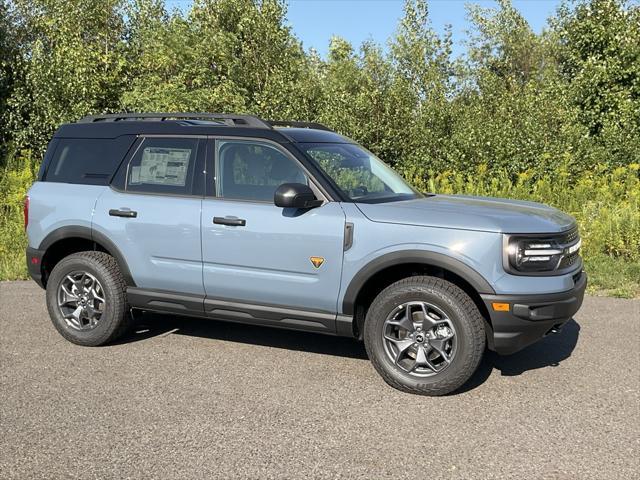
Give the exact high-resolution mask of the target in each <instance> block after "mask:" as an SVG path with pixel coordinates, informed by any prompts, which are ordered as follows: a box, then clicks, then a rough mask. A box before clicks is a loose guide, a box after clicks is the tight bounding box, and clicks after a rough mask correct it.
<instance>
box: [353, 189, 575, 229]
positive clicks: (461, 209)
mask: <svg viewBox="0 0 640 480" xmlns="http://www.w3.org/2000/svg"><path fill="white" fill-rule="evenodd" d="M357 205H358V208H360V210H361V211H362V213H364V215H365V216H366V217H367V218H369V220H372V221H374V222H384V223H397V224H405V225H419V226H425V227H439V228H455V229H460V230H478V231H484V232H498V233H556V232H560V231H564V230H567V229H569V228H571V227H573V226H574V225H575V220H574V219H573V217H571V216H570V215H567V214H566V213H563V212H561V211H559V210H557V209H555V208H551V207H548V206H546V205H543V204H541V203H535V202H525V201H521V200H508V199H505V198H491V197H470V196H465V195H433V196H430V197H425V198H418V199H415V200H405V201H399V202H389V203H358V204H357Z"/></svg>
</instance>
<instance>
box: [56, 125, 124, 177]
mask: <svg viewBox="0 0 640 480" xmlns="http://www.w3.org/2000/svg"><path fill="white" fill-rule="evenodd" d="M134 140H135V137H134V136H133V135H123V136H121V137H117V138H60V139H58V143H57V146H56V149H55V152H54V154H53V157H52V158H51V163H50V164H49V166H48V168H47V170H46V173H45V177H44V180H45V181H47V182H60V183H80V184H87V185H108V184H109V180H110V179H111V177H112V176H113V174H114V173H115V171H116V170H117V168H118V166H119V165H120V163H121V162H122V159H123V158H124V157H125V155H126V153H127V151H128V150H129V148H130V147H131V145H132V144H133V142H134Z"/></svg>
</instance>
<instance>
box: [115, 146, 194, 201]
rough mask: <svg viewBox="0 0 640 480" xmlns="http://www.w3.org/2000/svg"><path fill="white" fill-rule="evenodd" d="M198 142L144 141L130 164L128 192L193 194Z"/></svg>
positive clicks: (127, 183)
mask: <svg viewBox="0 0 640 480" xmlns="http://www.w3.org/2000/svg"><path fill="white" fill-rule="evenodd" d="M197 151H198V140H197V139H190V138H145V139H144V140H143V141H142V143H141V144H140V146H139V147H138V150H137V151H136V153H135V155H134V156H133V158H132V159H131V161H130V162H129V168H128V170H127V182H126V185H127V186H126V189H127V191H132V192H147V193H167V194H178V195H180V194H183V195H188V194H190V193H191V184H192V179H193V170H194V165H195V162H196V155H197Z"/></svg>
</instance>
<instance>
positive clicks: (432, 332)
mask: <svg viewBox="0 0 640 480" xmlns="http://www.w3.org/2000/svg"><path fill="white" fill-rule="evenodd" d="M364 340H365V346H366V349H367V353H368V355H369V358H370V359H371V362H372V363H373V366H374V367H375V369H376V370H377V371H378V373H379V374H380V375H381V376H382V378H383V379H384V380H385V381H386V382H387V383H388V384H389V385H391V386H392V387H394V388H397V389H398V390H402V391H405V392H410V393H417V394H422V395H444V394H447V393H450V392H452V391H453V390H455V389H457V388H459V387H460V386H462V385H463V384H464V383H465V382H466V381H467V380H468V379H469V378H470V377H471V375H473V373H474V372H475V370H476V369H477V367H478V364H479V363H480V360H481V358H482V355H483V353H484V348H485V332H484V322H483V319H482V316H481V315H480V312H479V311H478V308H477V307H476V305H475V304H474V303H473V301H472V300H471V298H469V296H468V295H467V294H466V293H465V292H464V291H462V290H461V289H460V288H459V287H457V286H456V285H454V284H453V283H451V282H448V281H446V280H443V279H441V278H436V277H427V276H416V277H410V278H406V279H404V280H400V281H399V282H396V283H394V284H392V285H390V286H389V287H387V288H386V289H385V290H383V291H382V292H381V293H380V294H379V295H378V296H377V297H376V299H375V300H374V301H373V303H372V304H371V307H370V308H369V311H368V313H367V317H366V320H365V326H364Z"/></svg>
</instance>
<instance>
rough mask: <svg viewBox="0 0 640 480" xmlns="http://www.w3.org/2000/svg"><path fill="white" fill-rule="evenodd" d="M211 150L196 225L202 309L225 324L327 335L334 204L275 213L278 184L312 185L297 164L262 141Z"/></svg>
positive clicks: (337, 219) (336, 264)
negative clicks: (208, 181) (207, 185)
mask: <svg viewBox="0 0 640 480" xmlns="http://www.w3.org/2000/svg"><path fill="white" fill-rule="evenodd" d="M211 144H212V146H214V148H213V149H212V150H214V152H212V153H214V154H215V192H216V196H215V197H208V198H205V200H204V201H203V205H202V220H201V221H202V259H203V264H204V268H203V280H204V287H205V292H206V300H205V310H206V311H208V312H210V314H211V315H212V316H222V317H225V318H227V319H232V320H233V319H238V320H241V321H249V322H252V321H253V322H255V323H265V324H274V325H277V324H281V325H283V324H286V325H284V326H288V327H293V328H295V327H296V325H298V326H299V327H300V328H306V329H318V330H326V329H329V330H334V329H335V314H336V312H337V298H338V290H339V287H340V275H341V272H342V256H343V237H344V225H345V215H344V212H343V211H342V208H341V207H340V204H339V203H337V202H325V203H324V204H323V205H322V206H320V207H317V208H313V209H309V210H296V209H283V208H279V207H276V206H275V205H274V203H273V195H274V192H275V190H276V188H277V187H278V186H279V185H281V184H282V183H290V182H296V183H307V184H310V185H312V183H311V181H310V180H309V178H308V175H307V174H306V172H305V170H304V169H303V168H302V166H301V165H300V164H299V163H298V161H297V160H296V159H294V158H293V157H292V156H291V155H290V154H289V153H288V152H286V151H285V150H283V149H281V147H280V146H278V145H277V144H274V143H271V142H266V141H260V140H241V139H219V140H216V141H215V142H211ZM211 177H212V176H211V175H208V178H211ZM212 181H213V180H212ZM316 317H317V318H316Z"/></svg>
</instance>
